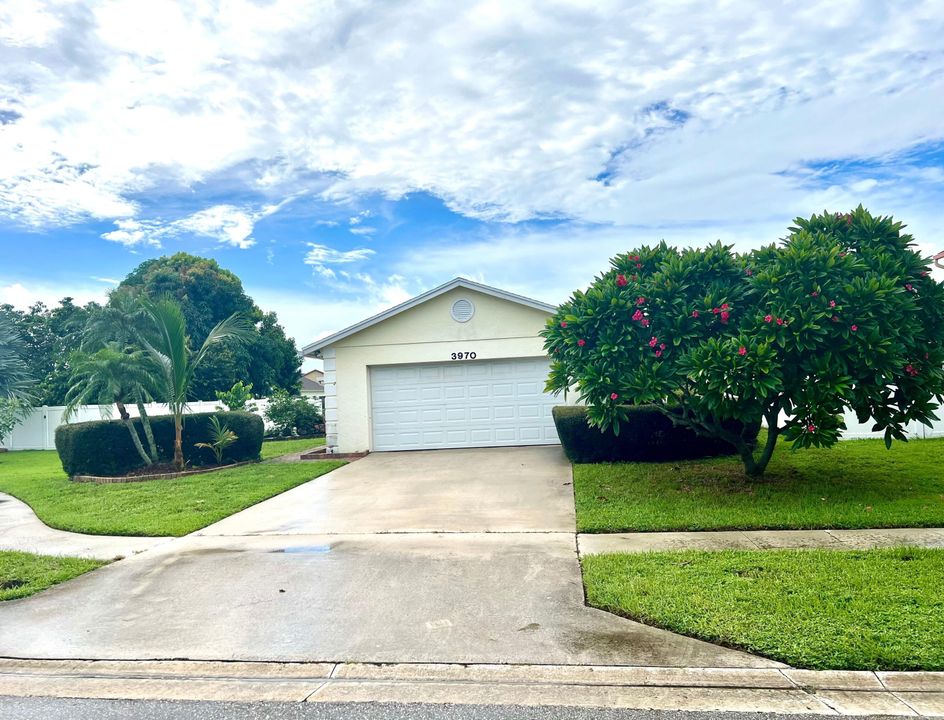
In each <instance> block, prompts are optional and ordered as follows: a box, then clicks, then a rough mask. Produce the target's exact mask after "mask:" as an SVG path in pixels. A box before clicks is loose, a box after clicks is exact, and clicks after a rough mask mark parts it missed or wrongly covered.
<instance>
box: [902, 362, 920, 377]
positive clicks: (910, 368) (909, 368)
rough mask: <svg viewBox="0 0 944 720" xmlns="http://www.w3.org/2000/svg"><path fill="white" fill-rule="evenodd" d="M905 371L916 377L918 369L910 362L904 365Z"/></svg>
mask: <svg viewBox="0 0 944 720" xmlns="http://www.w3.org/2000/svg"><path fill="white" fill-rule="evenodd" d="M905 372H906V373H908V374H909V375H911V377H918V370H917V368H916V367H915V366H914V365H912V364H911V363H909V364H907V365H905Z"/></svg>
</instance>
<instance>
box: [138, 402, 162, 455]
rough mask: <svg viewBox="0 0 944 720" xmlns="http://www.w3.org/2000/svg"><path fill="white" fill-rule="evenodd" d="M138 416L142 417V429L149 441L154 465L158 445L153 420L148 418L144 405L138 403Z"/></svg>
mask: <svg viewBox="0 0 944 720" xmlns="http://www.w3.org/2000/svg"><path fill="white" fill-rule="evenodd" d="M138 414H139V415H140V416H141V427H143V428H144V437H146V438H147V441H148V449H149V450H150V451H151V462H150V463H148V464H149V465H153V464H154V463H156V462H157V443H156V442H154V432H153V431H152V430H151V419H150V418H149V417H148V414H147V410H145V409H144V403H142V402H139V403H138Z"/></svg>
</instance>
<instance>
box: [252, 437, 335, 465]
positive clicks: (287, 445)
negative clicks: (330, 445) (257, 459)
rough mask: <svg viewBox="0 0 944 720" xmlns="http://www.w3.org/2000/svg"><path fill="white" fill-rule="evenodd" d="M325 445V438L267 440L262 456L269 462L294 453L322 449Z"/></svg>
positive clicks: (263, 446) (263, 444) (263, 445)
mask: <svg viewBox="0 0 944 720" xmlns="http://www.w3.org/2000/svg"><path fill="white" fill-rule="evenodd" d="M324 444H325V439H324V438H323V437H320V438H307V439H301V440H297V439H296V440H266V441H265V442H263V443H262V452H261V453H260V454H261V456H262V459H263V460H269V459H270V458H274V457H279V456H280V455H290V454H292V453H300V452H304V451H305V450H311V449H312V448H316V447H320V446H321V445H324Z"/></svg>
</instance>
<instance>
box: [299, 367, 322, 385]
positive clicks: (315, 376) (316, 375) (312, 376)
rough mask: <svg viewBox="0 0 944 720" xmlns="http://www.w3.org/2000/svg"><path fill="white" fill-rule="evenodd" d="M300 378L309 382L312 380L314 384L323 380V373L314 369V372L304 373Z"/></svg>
mask: <svg viewBox="0 0 944 720" xmlns="http://www.w3.org/2000/svg"><path fill="white" fill-rule="evenodd" d="M302 377H306V378H308V379H309V380H313V381H314V382H321V381H322V380H324V371H322V370H319V369H317V368H315V369H314V370H309V371H308V372H306V373H305V374H304V375H302Z"/></svg>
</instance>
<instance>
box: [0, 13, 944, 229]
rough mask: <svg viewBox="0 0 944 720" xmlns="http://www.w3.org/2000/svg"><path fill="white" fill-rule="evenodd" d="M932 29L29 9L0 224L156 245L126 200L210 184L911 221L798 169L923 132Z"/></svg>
mask: <svg viewBox="0 0 944 720" xmlns="http://www.w3.org/2000/svg"><path fill="white" fill-rule="evenodd" d="M21 6H22V7H21ZM942 32H944V10H942V8H941V5H940V3H938V2H936V0H924V2H913V3H909V4H908V8H907V11H902V10H901V9H900V8H898V7H896V6H893V5H890V4H888V3H885V2H882V1H881V0H831V1H829V2H822V1H816V2H814V1H813V0H809V1H808V2H805V3H791V4H789V5H785V4H781V3H756V2H750V1H749V0H740V1H732V2H727V3H724V4H721V5H718V4H710V5H709V4H704V3H699V2H696V1H695V0H690V1H689V2H677V3H650V4H637V3H625V2H618V1H617V0H602V1H601V2H598V3H594V4H588V3H578V2H568V1H567V0H558V1H557V2H544V1H542V0H521V1H520V2H495V1H494V0H486V1H480V2H470V3H466V4H462V5H459V6H457V5H455V4H454V3H446V2H444V1H441V2H434V1H432V0H430V1H429V2H424V3H414V4H402V3H388V2H382V0H373V1H371V0H353V1H352V2H348V3H342V4H324V3H311V2H305V1H304V0H272V2H268V3H264V4H257V3H254V2H251V1H250V0H233V2H231V3H229V4H228V5H227V12H225V13H220V12H218V11H217V7H216V5H215V4H214V3H211V2H209V1H198V0H194V1H193V2H189V3H183V2H181V3H134V2H111V3H106V4H95V5H83V4H75V3H66V4H59V3H58V2H53V1H52V0H47V1H45V2H44V1H43V0H31V2H28V3H27V2H21V3H17V4H15V5H11V6H9V8H8V7H7V6H4V9H3V10H0V44H2V45H3V46H4V49H3V53H4V55H3V57H4V71H5V72H4V75H3V77H2V78H0V98H4V101H5V103H6V104H8V105H9V107H10V110H11V111H12V112H15V113H17V114H18V115H19V116H20V117H18V119H16V120H15V121H14V122H10V123H8V124H6V125H3V126H0V128H2V129H0V214H2V215H5V216H7V217H13V218H16V219H17V220H19V221H21V222H24V223H27V224H31V225H38V226H51V225H61V224H68V223H72V222H77V221H79V220H81V219H83V218H85V217H92V218H99V219H109V220H123V221H126V222H127V221H129V220H132V219H133V220H134V221H136V222H138V223H139V224H140V227H131V226H128V227H122V226H121V225H117V226H116V230H114V231H112V232H111V233H107V235H108V236H109V237H108V239H110V240H113V241H116V242H121V243H124V244H128V245H134V244H140V243H146V242H153V241H158V240H159V238H160V237H162V232H161V230H162V228H164V227H165V226H164V225H161V226H159V227H158V228H157V229H155V228H150V227H149V226H148V225H147V222H148V221H146V220H145V219H142V218H141V217H139V212H140V209H139V207H138V205H137V204H136V201H135V199H136V198H137V197H138V196H139V194H140V193H145V192H148V191H150V190H155V189H158V190H161V191H162V192H168V191H178V192H198V191H199V190H198V188H199V187H200V184H201V183H203V182H205V181H207V180H208V179H211V178H216V179H219V178H221V177H223V178H227V179H228V180H230V181H233V182H235V183H236V184H237V185H238V187H239V188H243V189H245V188H249V189H256V190H262V191H264V192H265V193H267V194H270V195H271V196H272V197H274V198H276V199H279V198H281V197H285V196H288V195H296V194H298V193H300V192H322V190H323V196H324V197H325V198H329V199H335V200H343V199H349V198H351V197H352V196H355V195H360V194H365V193H366V194H376V193H381V194H383V195H386V196H388V197H398V196H400V195H402V194H403V193H405V192H408V191H411V190H424V191H428V192H430V193H433V194H435V195H437V196H439V197H441V198H443V199H444V200H445V201H446V202H447V204H448V205H449V206H450V207H451V208H453V209H454V210H457V211H459V212H462V213H466V214H468V215H472V216H476V217H480V218H485V219H501V220H522V219H526V218H535V217H548V216H549V217H569V218H574V219H577V220H581V221H591V222H602V223H613V224H616V225H653V226H657V225H671V224H674V223H679V222H720V223H724V222H734V223H740V222H742V221H745V220H746V221H757V222H760V221H763V220H766V219H768V218H770V217H771V216H772V214H775V213H782V212H784V211H785V212H787V213H788V214H792V213H794V212H810V211H811V210H812V209H814V208H817V207H820V206H821V205H822V203H825V202H831V203H846V204H849V203H851V202H853V201H856V200H858V199H859V198H868V197H879V198H889V199H890V200H891V201H892V202H893V203H894V204H896V206H897V207H896V212H897V213H898V214H902V215H907V209H908V208H910V207H912V206H913V204H914V202H915V199H914V192H910V191H909V190H908V188H905V187H902V184H901V183H889V184H888V186H885V185H884V184H883V183H881V182H879V183H878V184H877V185H875V186H872V185H869V184H868V183H865V184H863V180H864V178H861V177H853V178H849V179H848V180H837V181H835V182H834V183H833V184H832V185H827V186H825V187H823V186H822V185H821V184H816V185H810V184H809V182H808V180H809V179H810V178H809V177H806V176H804V175H803V173H802V172H800V170H801V169H802V167H803V166H804V164H805V163H807V162H809V161H815V160H822V159H835V158H856V157H860V156H875V155H883V154H888V153H894V152H897V151H900V150H902V149H905V148H908V147H910V146H912V145H914V144H915V143H919V142H927V141H935V140H941V139H942V138H944V129H942V128H944V126H942V125H941V123H940V121H939V118H940V116H941V111H942V106H944V100H942V98H944V55H942V53H941V52H940V37H941V35H942ZM683 120H684V121H685V122H682V121H683ZM247 166H249V167H252V168H254V170H251V171H246V170H245V167H247ZM236 168H243V169H242V170H239V171H238V172H237V170H236ZM247 173H248V174H247ZM319 175H321V176H322V177H327V178H329V180H328V183H329V187H328V188H327V189H323V187H322V186H323V185H324V181H321V184H320V185H315V184H314V181H313V180H311V178H312V177H317V176H319ZM865 179H868V178H865ZM932 181H933V178H932V179H931V180H928V182H932ZM935 192H939V190H936V191H935ZM785 208H786V210H784V209H785ZM178 222H179V221H177V220H171V221H169V223H171V224H172V223H178ZM253 222H254V219H253V211H251V210H247V209H246V208H238V207H235V206H232V205H225V204H220V205H215V206H213V207H208V208H207V209H206V210H203V211H201V212H199V213H195V214H194V215H192V216H190V218H189V219H188V220H187V221H185V222H180V223H179V224H177V225H175V226H174V227H175V228H176V230H177V231H180V232H183V231H185V230H186V231H190V232H195V233H198V234H201V235H207V236H210V237H214V238H216V239H218V240H219V241H220V242H222V243H225V244H229V245H233V246H235V247H245V246H247V245H248V244H250V243H251V242H252V240H251V232H252V224H253ZM357 226H358V223H354V224H352V225H351V227H352V228H355V227H357Z"/></svg>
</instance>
